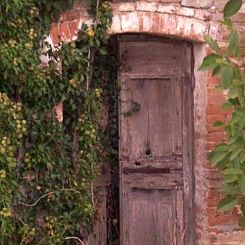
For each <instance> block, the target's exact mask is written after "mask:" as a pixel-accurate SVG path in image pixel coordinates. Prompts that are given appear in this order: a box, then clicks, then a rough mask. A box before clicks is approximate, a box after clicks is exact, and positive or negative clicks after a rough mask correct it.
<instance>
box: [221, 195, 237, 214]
mask: <svg viewBox="0 0 245 245" xmlns="http://www.w3.org/2000/svg"><path fill="white" fill-rule="evenodd" d="M236 205H237V198H236V197H233V196H227V197H225V198H224V199H223V200H222V201H221V202H220V203H219V205H218V210H219V211H220V212H227V211H230V210H231V209H233V208H234V207H235V206H236Z"/></svg>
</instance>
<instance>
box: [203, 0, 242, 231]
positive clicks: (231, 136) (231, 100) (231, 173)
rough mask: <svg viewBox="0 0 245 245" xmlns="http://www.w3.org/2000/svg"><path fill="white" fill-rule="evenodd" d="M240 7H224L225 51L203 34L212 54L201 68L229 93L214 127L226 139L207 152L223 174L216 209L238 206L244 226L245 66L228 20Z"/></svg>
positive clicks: (238, 1)
mask: <svg viewBox="0 0 245 245" xmlns="http://www.w3.org/2000/svg"><path fill="white" fill-rule="evenodd" d="M241 6H242V0H230V1H228V3H227V4H226V6H225V8H224V20H223V24H224V25H225V26H226V27H227V29H228V31H229V38H228V47H227V48H226V49H225V50H224V49H223V48H221V47H219V45H218V43H217V42H216V41H214V40H213V39H212V38H211V37H210V36H206V37H205V39H206V41H207V43H208V44H209V46H210V48H211V49H212V50H213V53H212V54H210V55H208V56H207V57H205V59H204V60H203V63H202V65H201V70H210V69H211V70H212V74H213V76H220V77H221V82H220V84H219V86H218V87H217V89H220V90H221V91H226V92H227V93H228V95H227V101H226V102H225V103H224V104H223V109H224V110H228V111H230V112H231V113H232V116H231V119H230V120H229V121H225V122H216V123H215V126H217V127H224V128H225V131H226V133H227V142H225V143H222V144H219V145H218V146H217V147H216V148H215V150H214V151H213V152H211V153H210V159H211V162H212V165H213V166H217V167H218V168H220V169H221V170H222V175H223V187H222V192H223V193H224V195H225V198H224V199H223V200H222V201H221V202H220V204H219V207H218V208H219V210H220V211H221V212H226V211H229V210H231V209H233V208H234V207H235V206H236V205H239V206H240V207H241V212H242V215H241V218H240V225H241V226H243V227H245V76H244V73H243V71H242V67H240V65H241V64H242V65H243V66H244V64H243V63H242V58H241V51H242V49H241V47H240V38H239V34H238V32H237V31H236V30H235V28H234V25H233V23H232V20H231V17H232V16H233V15H234V14H236V13H237V12H238V11H239V9H240V8H241ZM243 68H244V67H243Z"/></svg>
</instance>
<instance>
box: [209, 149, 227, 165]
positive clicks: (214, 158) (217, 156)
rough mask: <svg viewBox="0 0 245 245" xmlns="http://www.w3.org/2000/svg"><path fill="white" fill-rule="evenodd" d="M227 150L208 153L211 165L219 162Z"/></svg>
mask: <svg viewBox="0 0 245 245" xmlns="http://www.w3.org/2000/svg"><path fill="white" fill-rule="evenodd" d="M227 154H228V152H226V151H224V152H219V151H217V152H213V153H212V154H211V155H210V160H211V162H212V165H213V166H216V165H217V164H219V163H220V162H222V161H223V160H224V159H225V158H226V157H227Z"/></svg>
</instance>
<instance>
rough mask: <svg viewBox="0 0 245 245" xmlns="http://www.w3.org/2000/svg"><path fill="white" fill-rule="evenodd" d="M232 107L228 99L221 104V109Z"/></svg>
mask: <svg viewBox="0 0 245 245" xmlns="http://www.w3.org/2000/svg"><path fill="white" fill-rule="evenodd" d="M232 107H233V104H232V103H231V102H230V101H227V102H225V103H224V104H223V105H222V109H223V110H229V109H231V108H232Z"/></svg>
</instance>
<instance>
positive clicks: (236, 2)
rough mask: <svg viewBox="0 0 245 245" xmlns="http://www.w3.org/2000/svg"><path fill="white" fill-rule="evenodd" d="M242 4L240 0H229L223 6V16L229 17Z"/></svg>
mask: <svg viewBox="0 0 245 245" xmlns="http://www.w3.org/2000/svg"><path fill="white" fill-rule="evenodd" d="M241 6H242V0H230V1H229V2H228V3H227V4H226V5H225V8H224V17H225V18H229V17H231V16H232V15H234V14H236V13H237V12H238V11H239V9H240V8H241Z"/></svg>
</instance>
